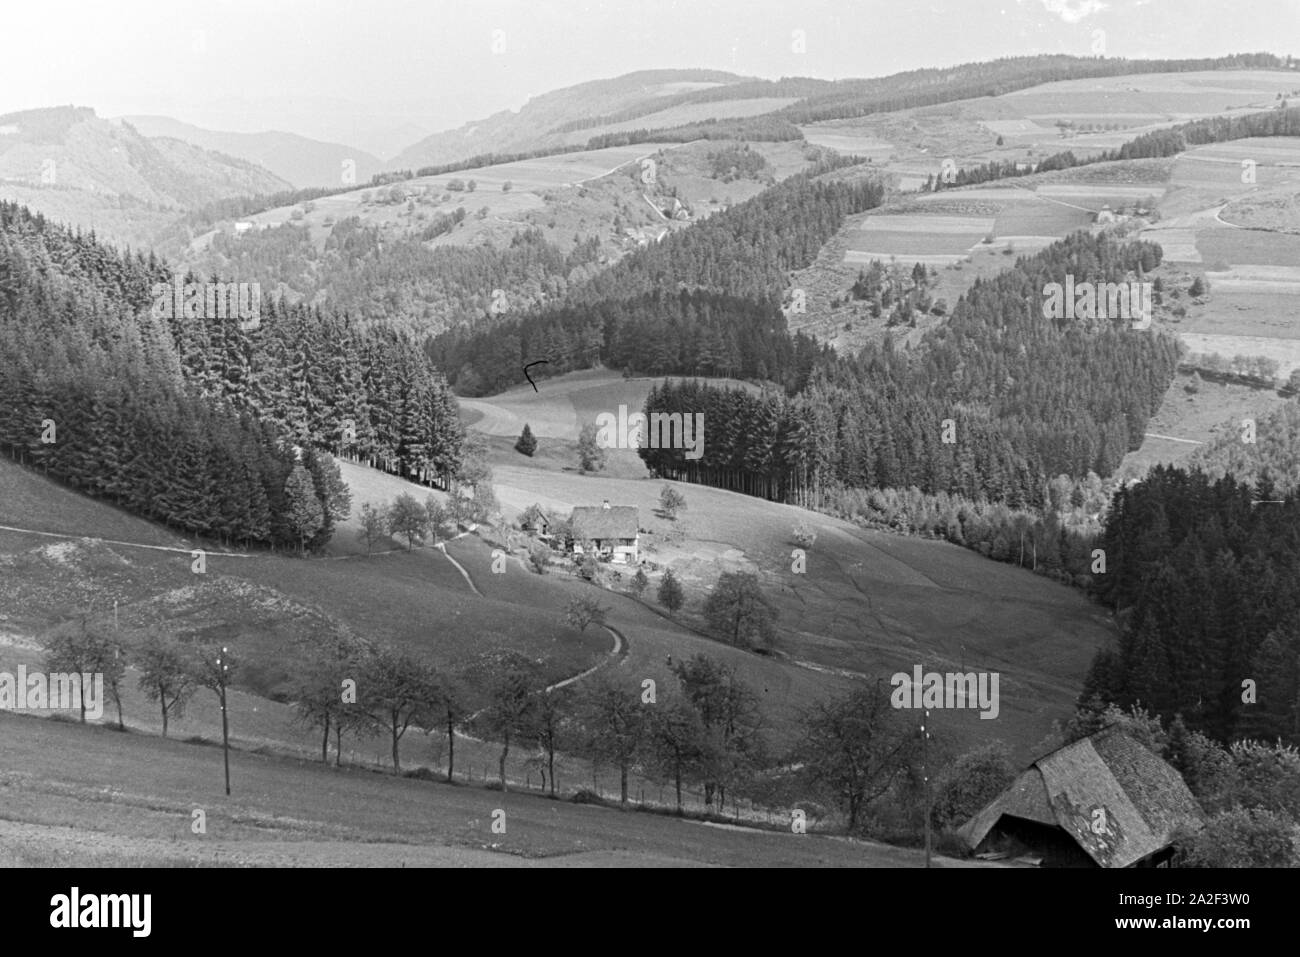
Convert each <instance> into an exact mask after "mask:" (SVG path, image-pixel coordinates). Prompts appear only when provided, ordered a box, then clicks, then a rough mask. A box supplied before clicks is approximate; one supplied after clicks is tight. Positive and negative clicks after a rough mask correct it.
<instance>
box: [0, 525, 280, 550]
mask: <svg viewBox="0 0 1300 957" xmlns="http://www.w3.org/2000/svg"><path fill="white" fill-rule="evenodd" d="M0 531H3V532H20V533H22V534H24V535H42V536H44V537H45V538H63V539H71V540H73V541H78V542H99V543H100V544H102V545H123V546H125V547H127V548H147V549H150V550H151V551H155V552H179V553H180V554H182V555H189V554H191V553H193V552H196V551H202V552H203V553H204V554H205V555H210V556H214V557H221V558H256V557H257V556H256V555H253V554H250V553H248V552H218V551H213V550H212V549H211V548H207V547H205V546H199V545H195V546H194V547H193V548H170V547H168V546H166V545H142V544H140V543H139V542H121V541H118V540H117V539H115V538H94V537H92V536H89V535H68V534H64V533H63V532H38V531H37V530H36V529H34V528H15V527H14V526H12V525H0Z"/></svg>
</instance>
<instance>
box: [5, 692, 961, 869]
mask: <svg viewBox="0 0 1300 957" xmlns="http://www.w3.org/2000/svg"><path fill="white" fill-rule="evenodd" d="M0 735H3V737H4V741H5V756H6V761H5V767H4V769H3V770H0V865H10V866H12V865H18V866H32V865H36V866H67V865H69V864H79V865H86V864H91V865H99V866H113V865H156V864H171V865H181V866H184V865H227V866H230V865H242V866H247V865H262V866H266V865H272V866H274V865H306V866H322V865H325V866H330V865H333V866H338V865H375V866H403V865H406V866H418V865H462V866H464V865H488V864H494V863H500V864H526V863H544V864H550V865H557V866H564V865H574V864H606V865H632V866H647V865H655V864H672V865H684V864H705V865H710V864H712V865H730V866H776V867H779V866H813V867H815V866H849V867H872V866H875V867H886V866H897V867H907V866H920V865H921V864H922V863H923V859H922V855H921V854H920V853H919V852H918V851H915V850H905V849H899V848H893V847H887V846H884V845H879V844H873V843H867V842H857V841H848V840H844V839H836V838H829V837H823V836H818V835H815V834H806V835H795V834H787V833H772V832H762V831H753V830H748V829H738V828H725V827H718V826H711V825H705V824H700V823H696V822H690V821H677V820H674V819H671V818H667V817H661V816H658V815H650V814H644V813H636V812H619V811H614V810H609V809H605V808H600V807H591V806H582V805H574V804H568V803H564V802H558V801H551V800H547V799H544V798H540V797H536V796H531V795H524V794H517V793H513V792H511V793H508V794H502V793H500V792H498V791H494V790H488V789H485V788H480V787H464V786H451V785H446V784H443V783H433V782H425V781H420V780H415V779H406V778H403V779H394V778H391V777H386V776H383V775H379V774H374V773H370V772H366V771H361V770H355V769H353V770H346V769H345V770H342V771H336V770H333V769H327V768H322V767H320V766H319V765H314V764H311V763H310V762H306V761H295V760H292V759H287V758H277V757H269V756H265V755H258V754H249V753H245V752H235V753H234V754H233V755H232V757H231V777H232V782H233V787H232V796H231V797H229V798H227V797H226V796H225V794H224V793H223V791H222V787H221V780H222V771H221V761H222V757H221V749H220V748H213V747H205V746H200V745H193V744H186V743H183V742H179V741H163V740H161V739H157V738H151V737H144V736H141V735H133V734H121V733H118V732H115V731H112V730H110V729H107V728H98V727H79V726H75V725H69V724H64V723H62V722H57V721H50V720H41V719H36V718H28V717H19V716H15V715H11V714H0ZM196 809H200V810H203V811H204V812H205V814H206V834H203V835H196V834H194V833H192V830H191V824H192V821H193V820H194V818H193V812H194V810H196ZM497 811H501V812H504V815H505V818H504V819H505V822H506V833H505V834H494V833H492V830H491V823H492V820H493V813H494V812H497ZM498 817H499V815H498ZM939 864H940V866H963V864H962V863H961V862H956V861H948V860H946V859H940V861H939Z"/></svg>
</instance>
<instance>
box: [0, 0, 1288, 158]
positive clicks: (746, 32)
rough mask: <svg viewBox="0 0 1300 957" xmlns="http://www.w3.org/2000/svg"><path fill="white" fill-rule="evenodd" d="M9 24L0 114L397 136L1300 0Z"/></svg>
mask: <svg viewBox="0 0 1300 957" xmlns="http://www.w3.org/2000/svg"><path fill="white" fill-rule="evenodd" d="M0 28H2V29H3V33H4V34H5V37H6V41H7V42H6V43H5V53H4V55H3V56H2V57H0V114H4V113H8V112H11V111H16V110H22V109H32V108H36V107H46V106H58V105H66V104H70V103H71V104H75V105H77V106H89V107H93V108H94V109H95V110H96V112H98V113H99V114H100V115H101V116H120V115H132V114H141V113H154V114H164V115H168V116H172V117H175V118H176V119H180V120H184V121H186V122H191V123H195V124H197V125H201V126H207V127H210V128H214V129H226V130H239V131H244V132H253V131H257V130H262V129H282V130H288V131H291V132H296V133H301V134H303V135H306V136H312V137H316V138H323V139H333V140H337V141H342V142H345V143H348V144H349V145H354V146H358V147H360V148H362V149H370V150H371V151H372V152H374V151H377V150H382V151H383V152H387V153H393V152H396V151H397V149H398V148H399V147H400V146H403V145H406V144H407V143H409V142H413V141H414V140H415V139H418V138H419V137H420V136H421V135H424V134H427V133H429V132H434V131H437V130H443V129H450V128H454V127H457V126H460V125H461V124H463V123H466V122H469V121H472V120H475V119H481V118H483V117H485V116H488V115H490V114H492V113H495V112H498V111H500V110H505V109H518V108H519V107H520V106H522V105H523V104H524V103H525V102H526V101H527V100H528V99H529V98H530V97H533V96H537V95H540V94H542V93H546V92H548V91H550V90H554V89H558V88H561V87H565V86H570V85H572V84H575V83H581V82H584V81H587V80H593V79H600V78H605V77H612V76H618V75H620V74H623V73H628V72H631V71H633V70H643V69H664V68H693V67H703V68H710V69H720V70H729V71H733V72H736V73H740V74H743V75H747V76H759V77H765V78H777V77H780V76H795V75H798V76H813V77H820V78H824V79H842V78H845V77H862V76H883V75H886V74H889V73H896V72H898V71H900V70H910V69H916V68H919V67H928V66H947V65H951V64H955V63H965V62H970V61H976V60H990V59H995V58H997V57H1003V56H1019V55H1025V54H1031V53H1058V52H1059V53H1073V54H1078V55H1081V56H1091V55H1094V54H1095V53H1097V52H1102V53H1104V54H1105V55H1107V56H1116V57H1160V58H1167V57H1208V56H1220V55H1223V54H1227V53H1244V52H1259V51H1268V52H1272V53H1278V54H1295V55H1300V0H1241V2H1237V3H1226V2H1224V0H935V2H930V0H694V2H685V0H601V2H593V0H460V2H444V0H405V2H402V0H364V2H344V0H203V2H192V0H114V2H112V3H104V2H102V0H81V2H73V0H41V2H39V3H19V2H16V0H7V2H6V4H5V9H4V11H3V14H2V15H0ZM1285 43H1289V44H1290V45H1291V47H1292V48H1291V49H1283V48H1281V47H1279V44H1285Z"/></svg>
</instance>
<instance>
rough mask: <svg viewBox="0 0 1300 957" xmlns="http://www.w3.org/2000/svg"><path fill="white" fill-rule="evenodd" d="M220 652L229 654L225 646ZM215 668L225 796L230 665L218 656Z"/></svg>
mask: <svg viewBox="0 0 1300 957" xmlns="http://www.w3.org/2000/svg"><path fill="white" fill-rule="evenodd" d="M221 653H222V654H223V655H225V654H229V652H228V651H227V650H226V649H225V648H222V649H221ZM217 668H218V669H219V677H218V683H217V691H218V693H219V695H220V697H221V757H222V759H223V760H224V761H225V764H226V797H230V726H229V725H228V724H227V723H226V681H227V675H228V674H229V672H230V666H229V665H227V664H226V662H225V661H223V660H222V659H221V658H218V659H217Z"/></svg>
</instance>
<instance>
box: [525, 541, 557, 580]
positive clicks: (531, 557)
mask: <svg viewBox="0 0 1300 957" xmlns="http://www.w3.org/2000/svg"><path fill="white" fill-rule="evenodd" d="M528 561H529V562H530V563H531V564H532V566H533V571H535V572H537V574H539V575H545V574H546V569H547V567H548V566H549V565H550V564H551V550H550V549H549V548H547V547H546V546H545V545H543V544H542V543H541V542H533V543H532V544H531V545H529V546H528Z"/></svg>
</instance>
